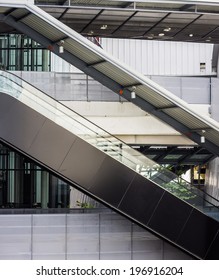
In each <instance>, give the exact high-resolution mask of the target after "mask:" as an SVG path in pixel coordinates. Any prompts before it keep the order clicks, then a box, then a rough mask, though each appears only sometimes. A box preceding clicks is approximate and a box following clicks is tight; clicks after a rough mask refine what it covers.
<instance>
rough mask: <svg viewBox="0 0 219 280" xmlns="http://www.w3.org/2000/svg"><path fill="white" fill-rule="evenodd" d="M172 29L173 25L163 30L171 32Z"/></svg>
mask: <svg viewBox="0 0 219 280" xmlns="http://www.w3.org/2000/svg"><path fill="white" fill-rule="evenodd" d="M170 30H171V27H166V28H164V30H163V31H165V32H169V31H170Z"/></svg>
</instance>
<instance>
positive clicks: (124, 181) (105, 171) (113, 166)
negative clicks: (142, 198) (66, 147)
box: [89, 157, 135, 207]
mask: <svg viewBox="0 0 219 280" xmlns="http://www.w3.org/2000/svg"><path fill="white" fill-rule="evenodd" d="M134 176H135V172H134V171H132V170H131V169H130V168H127V167H126V166H124V165H122V164H121V163H120V162H118V161H116V160H114V159H113V158H111V157H107V158H105V160H104V162H103V164H102V165H101V167H100V169H99V170H98V172H97V174H96V176H95V178H94V181H93V183H92V187H91V188H90V189H89V191H91V192H92V193H95V195H96V196H97V197H99V198H101V199H103V200H104V201H105V202H107V203H110V204H111V205H113V206H116V207H117V206H118V204H119V202H120V201H121V199H122V197H123V196H124V194H125V192H126V190H127V188H128V186H129V185H130V183H131V182H132V180H133V178H134Z"/></svg>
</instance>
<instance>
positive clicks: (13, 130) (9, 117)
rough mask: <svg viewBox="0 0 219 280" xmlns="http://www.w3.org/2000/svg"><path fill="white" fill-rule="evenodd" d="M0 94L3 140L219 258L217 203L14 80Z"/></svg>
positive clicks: (173, 238)
mask: <svg viewBox="0 0 219 280" xmlns="http://www.w3.org/2000/svg"><path fill="white" fill-rule="evenodd" d="M0 88H1V90H0V141H2V142H3V143H5V144H7V145H8V146H10V147H12V148H14V149H16V150H17V151H19V152H20V153H22V154H23V155H25V156H28V157H29V158H31V159H32V160H34V161H36V162H37V163H38V164H40V165H42V166H44V167H45V168H46V169H47V170H49V171H51V172H52V173H53V174H56V175H57V176H58V177H60V178H62V179H64V180H65V181H66V182H68V183H69V184H74V185H75V186H76V187H77V188H78V189H79V190H81V191H83V192H84V193H86V194H88V195H90V196H91V197H93V198H95V199H97V200H98V201H100V202H102V203H103V204H105V205H106V206H108V207H110V208H111V209H113V210H115V211H117V212H119V213H120V214H122V215H124V216H125V217H127V218H129V219H130V220H132V221H133V222H135V223H137V224H139V225H141V226H143V227H144V228H146V229H148V230H150V231H151V232H153V233H155V234H156V235H158V236H159V237H161V238H163V239H165V240H167V241H169V242H171V243H172V244H174V245H175V246H177V247H179V248H181V249H182V250H184V251H186V252H188V253H189V254H191V255H193V256H194V257H195V258H198V259H218V258H219V252H218V250H217V248H218V245H219V208H218V206H217V205H218V201H216V200H215V203H212V200H211V199H212V198H208V196H207V194H204V193H202V192H201V191H200V190H197V189H195V188H194V187H192V186H191V185H190V184H189V183H187V182H186V181H182V180H181V179H179V178H178V177H177V176H176V175H175V174H173V173H171V172H169V171H167V170H165V169H164V168H162V167H161V166H160V165H159V164H157V163H155V162H153V161H152V160H150V159H149V158H147V157H145V156H143V155H142V154H140V153H139V152H137V151H135V150H134V149H132V148H130V147H129V146H127V145H126V144H125V143H123V142H122V141H120V140H118V139H117V138H115V137H114V136H112V135H110V134H109V133H107V132H106V131H104V130H103V129H101V128H99V127H97V126H96V125H94V124H93V123H91V122H89V121H88V120H86V119H85V118H83V117H82V116H80V115H78V114H77V113H75V112H74V111H72V110H70V109H69V108H67V107H65V106H64V105H62V104H61V103H59V102H57V101H56V100H54V99H52V98H51V97H49V96H47V95H46V94H44V93H42V92H41V91H39V90H38V89H36V88H34V87H33V86H31V85H30V84H28V83H27V82H25V81H23V80H22V79H20V78H18V77H17V76H15V75H13V74H11V73H8V72H4V71H1V72H0ZM151 174H158V175H159V176H151ZM153 177H154V178H158V177H159V182H158V181H157V180H156V182H153V181H152V180H151V179H149V178H153ZM212 216H213V217H214V218H213V217H212Z"/></svg>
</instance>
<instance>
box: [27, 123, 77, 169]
mask: <svg viewBox="0 0 219 280" xmlns="http://www.w3.org/2000/svg"><path fill="white" fill-rule="evenodd" d="M75 139H76V136H75V135H73V134H72V133H70V132H69V131H67V130H66V129H63V128H62V127H60V126H58V125H57V124H55V123H54V122H52V121H50V120H46V121H45V123H44V124H43V126H42V128H41V129H40V131H39V133H38V134H37V136H36V138H35V139H34V141H33V143H32V144H31V147H30V149H29V150H28V153H29V154H30V155H32V156H33V157H35V158H37V159H39V160H40V161H42V162H43V163H44V164H46V165H47V166H49V167H51V168H53V169H54V170H55V171H56V170H57V169H58V168H59V167H60V165H61V163H62V162H63V160H64V158H65V156H66V154H67V153H68V151H69V149H70V148H71V146H72V144H73V142H74V141H75Z"/></svg>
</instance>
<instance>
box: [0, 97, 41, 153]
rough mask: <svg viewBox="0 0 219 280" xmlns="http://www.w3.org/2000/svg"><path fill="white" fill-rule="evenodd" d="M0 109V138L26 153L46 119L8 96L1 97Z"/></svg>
mask: <svg viewBox="0 0 219 280" xmlns="http://www.w3.org/2000/svg"><path fill="white" fill-rule="evenodd" d="M2 97H3V98H2ZM11 100H12V102H11ZM7 106H8V107H7ZM1 107H5V108H6V109H7V112H6V110H5V109H3V111H4V112H5V114H4V117H2V116H1V114H0V116H1V118H0V137H1V138H3V139H4V140H6V141H7V142H9V143H10V144H12V145H14V146H15V147H17V148H19V149H20V150H23V151H25V152H27V150H28V149H29V147H30V145H31V143H32V142H33V140H34V138H35V137H36V135H37V133H38V131H39V130H40V128H41V127H42V125H43V123H44V122H45V120H46V118H45V117H44V116H42V115H40V114H39V113H37V112H36V111H34V110H32V109H31V108H29V107H27V106H26V105H24V104H23V103H21V102H20V101H19V100H16V99H14V98H13V97H11V96H9V95H1V106H0V108H1ZM1 109H2V108H1Z"/></svg>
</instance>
